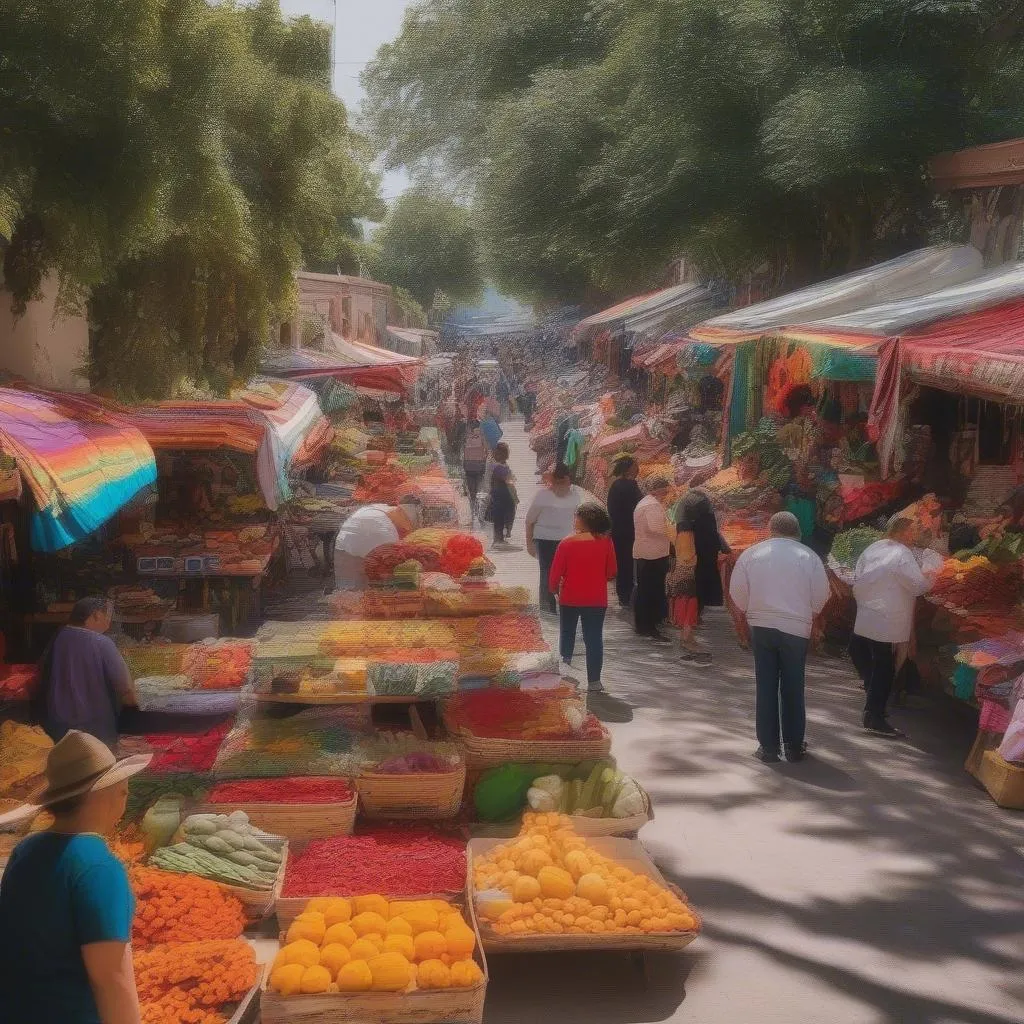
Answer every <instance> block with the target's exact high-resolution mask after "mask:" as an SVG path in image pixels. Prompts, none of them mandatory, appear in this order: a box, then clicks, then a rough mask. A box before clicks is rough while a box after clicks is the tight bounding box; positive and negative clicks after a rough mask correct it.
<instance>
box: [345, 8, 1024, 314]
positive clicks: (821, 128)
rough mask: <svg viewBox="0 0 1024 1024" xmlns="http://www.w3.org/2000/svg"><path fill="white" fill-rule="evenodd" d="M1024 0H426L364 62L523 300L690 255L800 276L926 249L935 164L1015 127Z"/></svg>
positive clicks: (626, 281)
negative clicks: (467, 204)
mask: <svg viewBox="0 0 1024 1024" xmlns="http://www.w3.org/2000/svg"><path fill="white" fill-rule="evenodd" d="M1022 12H1024V4H1021V3H1019V2H1014V3H1009V4H1007V3H1004V2H997V0H842V2H836V0H583V2H574V3H570V2H563V0H554V2H553V0H511V2H509V0H505V2H498V0H424V2H421V3H419V4H418V5H417V6H416V7H414V8H413V9H412V11H411V12H410V13H409V14H408V15H407V17H406V20H405V24H404V27H403V31H402V33H401V35H400V36H399V38H398V39H397V40H396V41H395V42H393V43H391V44H389V45H388V46H385V47H383V48H382V49H381V51H380V52H379V53H378V55H377V59H376V60H375V62H374V63H373V64H371V65H370V67H369V68H368V69H367V71H366V74H365V79H364V81H365V85H366V88H367V91H368V97H369V99H368V103H367V111H366V112H367V115H368V117H369V120H370V124H371V125H372V131H373V134H374V136H375V138H376V140H377V142H378V144H379V146H380V147H381V148H382V151H383V152H384V154H385V158H386V161H387V162H388V163H390V164H405V165H407V166H410V167H412V168H413V169H414V170H416V171H419V170H421V169H430V170H436V169H437V167H439V166H440V167H444V168H447V169H448V173H450V174H452V175H455V176H457V177H458V178H459V180H460V181H461V182H462V183H463V184H464V187H466V188H467V189H468V190H471V191H472V194H473V196H474V201H475V211H476V213H477V217H478V221H479V225H480V230H481V236H482V240H483V247H484V251H485V254H486V260H487V264H488V268H489V269H490V270H491V271H492V273H493V274H494V276H495V278H496V281H497V283H498V284H499V285H500V286H502V287H503V288H505V289H506V290H509V291H511V292H513V293H514V294H517V295H519V296H522V297H527V298H531V299H535V300H536V299H540V300H545V299H549V300H550V299H577V300H578V299H580V298H584V299H592V300H594V301H596V300H597V299H599V298H602V297H604V298H607V297H613V296H618V295H621V294H623V293H628V292H630V291H633V290H635V289H636V288H638V287H643V286H645V285H646V284H649V283H650V282H651V280H652V279H653V278H654V277H655V276H656V273H657V271H658V269H659V268H660V267H662V266H663V265H664V263H665V262H666V261H667V260H668V259H670V258H672V257H674V256H679V255H686V256H690V257H691V258H694V259H696V260H698V261H699V262H700V263H701V265H702V266H704V267H705V268H706V269H707V270H709V271H710V272H712V273H721V274H726V275H731V274H735V273H738V272H741V271H743V270H747V269H750V268H752V267H755V266H757V265H759V264H762V263H764V262H765V261H769V262H770V263H772V264H774V265H775V267H776V268H777V271H778V273H779V274H780V276H782V275H785V276H786V279H787V281H788V282H789V283H792V284H797V283H802V282H805V281H807V280H811V279H814V278H818V277H822V276H827V275H829V274H832V273H839V272H842V271H844V270H847V269H851V268H854V267H857V266H861V265H864V264H865V263H868V262H870V261H872V260H875V259H879V258H884V257H885V256H888V255H891V254H892V253H894V252H896V251H904V250H906V249H908V248H910V247H912V246H914V245H917V244H921V243H922V242H923V241H924V240H925V239H926V238H927V236H928V232H929V229H930V228H931V226H932V219H933V217H934V210H935V204H934V202H933V197H932V195H931V191H930V188H929V185H928V181H927V176H926V173H925V171H926V164H927V161H928V159H929V158H930V157H931V156H933V155H934V154H936V153H938V152H941V151H943V150H949V149H955V148H959V147H962V146H967V145H973V144H977V143H981V142H986V141H993V140H996V139H1000V138H1007V137H1013V136H1014V135H1018V134H1021V133H1024V109H1022V108H1021V106H1020V104H1019V102H1018V101H1017V99H1016V98H1015V97H1017V96H1019V93H1020V88H1021V84H1022V82H1024V76H1022V70H1024V64H1022V57H1021V52H1022V47H1021V45H1020V44H1021V42H1022V37H1024V19H1022V17H1021V14H1022Z"/></svg>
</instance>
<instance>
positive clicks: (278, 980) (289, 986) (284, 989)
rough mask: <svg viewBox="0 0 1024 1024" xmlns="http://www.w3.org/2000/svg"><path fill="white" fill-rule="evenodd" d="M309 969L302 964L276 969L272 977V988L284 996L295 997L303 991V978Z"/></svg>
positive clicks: (287, 965)
mask: <svg viewBox="0 0 1024 1024" xmlns="http://www.w3.org/2000/svg"><path fill="white" fill-rule="evenodd" d="M306 970H307V968H305V967H303V966H302V964H283V965H282V966H281V967H275V968H274V970H273V971H272V972H271V975H270V987H271V988H272V989H273V990H274V991H275V992H279V993H280V994H281V995H283V996H293V995H295V994H296V993H297V992H301V991H302V976H303V974H305V973H306Z"/></svg>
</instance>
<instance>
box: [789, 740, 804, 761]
mask: <svg viewBox="0 0 1024 1024" xmlns="http://www.w3.org/2000/svg"><path fill="white" fill-rule="evenodd" d="M784 747H785V751H786V760H787V761H792V762H796V761H802V760H803V759H804V758H805V757H806V756H807V744H806V743H801V744H800V746H799V747H798V746H797V745H796V744H795V743H786V744H784Z"/></svg>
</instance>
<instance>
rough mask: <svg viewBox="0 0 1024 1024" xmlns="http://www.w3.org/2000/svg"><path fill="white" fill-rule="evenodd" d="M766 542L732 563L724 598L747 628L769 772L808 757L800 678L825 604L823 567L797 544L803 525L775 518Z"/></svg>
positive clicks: (760, 753) (761, 753)
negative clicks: (773, 765)
mask: <svg viewBox="0 0 1024 1024" xmlns="http://www.w3.org/2000/svg"><path fill="white" fill-rule="evenodd" d="M769 529H770V531H771V539H770V540H766V541H762V542H761V543H760V544H755V545H753V547H749V548H747V550H746V551H744V552H743V554H742V555H740V557H739V558H738V559H737V561H736V567H735V568H734V569H733V572H732V579H731V580H730V582H729V596H730V597H731V598H732V599H733V601H734V602H735V603H736V606H737V607H738V608H739V609H740V611H741V612H742V613H743V614H744V616H745V617H746V620H747V624H748V626H749V627H750V633H751V646H752V647H753V651H754V678H755V681H756V692H757V698H756V716H755V717H756V722H757V742H758V744H759V746H758V748H757V752H756V755H755V756H756V757H757V758H758V759H759V760H761V761H764V762H765V763H766V764H771V763H775V762H777V761H778V760H779V753H780V728H779V727H780V719H781V749H784V750H785V753H786V760H787V761H800V760H802V759H803V756H804V753H805V751H806V749H807V748H806V745H805V743H804V733H805V730H806V726H807V717H806V710H805V704H804V676H805V669H806V664H807V649H808V647H809V646H810V639H811V633H812V631H813V626H814V618H815V616H817V615H818V614H819V613H820V612H821V610H822V608H824V607H825V602H826V601H828V598H829V586H828V577H827V576H826V575H825V567H824V566H823V565H822V563H821V559H820V558H818V556H817V555H816V554H815V553H814V552H813V551H812V550H811V549H810V548H809V547H807V546H806V545H804V544H801V543H800V522H799V520H798V519H797V518H796V516H795V515H793V513H792V512H776V513H775V515H773V516H772V518H771V520H770V522H769Z"/></svg>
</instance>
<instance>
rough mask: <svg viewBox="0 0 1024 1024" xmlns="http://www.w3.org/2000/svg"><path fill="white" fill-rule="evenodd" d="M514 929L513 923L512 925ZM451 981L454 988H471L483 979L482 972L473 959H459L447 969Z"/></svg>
mask: <svg viewBox="0 0 1024 1024" xmlns="http://www.w3.org/2000/svg"><path fill="white" fill-rule="evenodd" d="M512 930H513V931H515V925H513V926H512ZM449 975H450V977H451V983H452V986H453V987H454V988H472V987H473V986H474V985H479V984H480V982H482V981H483V980H484V972H483V971H481V970H480V967H479V966H478V965H477V963H476V961H475V960H459V961H457V962H456V963H454V964H452V966H451V970H450V971H449Z"/></svg>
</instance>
